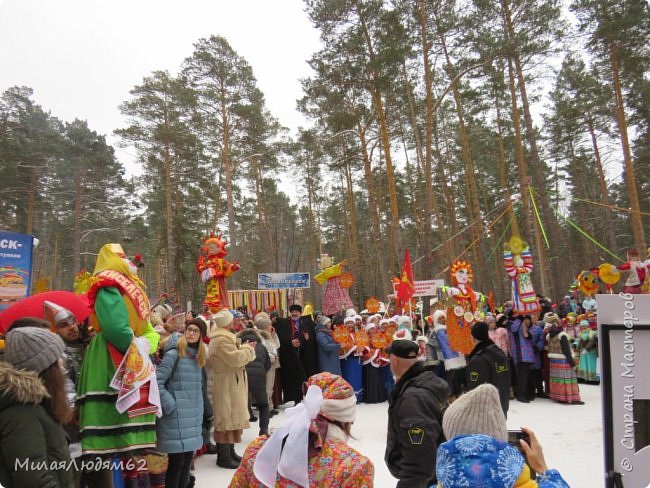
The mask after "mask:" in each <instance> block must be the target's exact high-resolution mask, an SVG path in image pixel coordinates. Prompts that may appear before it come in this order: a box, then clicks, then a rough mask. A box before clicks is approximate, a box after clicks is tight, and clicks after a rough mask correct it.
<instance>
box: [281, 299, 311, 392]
mask: <svg viewBox="0 0 650 488" xmlns="http://www.w3.org/2000/svg"><path fill="white" fill-rule="evenodd" d="M289 310H290V313H292V314H294V315H296V313H297V316H298V317H300V313H301V311H302V307H300V305H295V304H294V305H291V307H290V308H289ZM273 325H274V327H275V332H276V333H277V334H278V339H279V341H280V348H279V349H278V357H279V358H280V380H281V381H282V393H283V400H284V401H285V402H290V401H293V402H295V403H296V404H297V403H300V401H301V400H302V384H303V383H304V382H305V381H306V380H307V374H306V373H305V369H304V367H303V365H302V362H301V360H300V359H301V358H300V345H301V341H300V338H299V336H300V334H299V330H298V327H297V325H296V322H295V320H292V319H287V318H279V317H278V319H277V320H276V321H275V323H274V324H273ZM303 340H304V336H303Z"/></svg>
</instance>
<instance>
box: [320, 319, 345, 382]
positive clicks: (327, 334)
mask: <svg viewBox="0 0 650 488" xmlns="http://www.w3.org/2000/svg"><path fill="white" fill-rule="evenodd" d="M316 345H317V346H318V369H319V370H320V371H328V372H330V373H332V374H337V375H339V376H341V360H340V359H339V349H340V348H341V346H340V345H339V343H338V342H336V341H335V340H334V338H333V337H332V332H331V331H330V330H328V329H327V327H326V326H325V325H324V324H317V325H316Z"/></svg>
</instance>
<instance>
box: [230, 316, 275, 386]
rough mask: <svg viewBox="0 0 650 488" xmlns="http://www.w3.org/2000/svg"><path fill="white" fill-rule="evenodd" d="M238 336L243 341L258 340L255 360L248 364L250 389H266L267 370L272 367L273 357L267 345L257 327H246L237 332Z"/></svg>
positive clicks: (247, 371)
mask: <svg viewBox="0 0 650 488" xmlns="http://www.w3.org/2000/svg"><path fill="white" fill-rule="evenodd" d="M237 337H239V338H240V339H241V341H242V343H244V342H251V341H254V342H257V344H255V360H254V361H251V362H250V363H248V364H246V374H247V375H248V388H249V390H252V389H255V388H262V389H266V372H267V371H268V370H269V369H271V358H270V357H269V352H268V350H267V349H266V346H264V344H262V336H261V335H260V333H259V332H258V331H257V330H255V329H244V330H242V331H241V332H240V333H239V334H237Z"/></svg>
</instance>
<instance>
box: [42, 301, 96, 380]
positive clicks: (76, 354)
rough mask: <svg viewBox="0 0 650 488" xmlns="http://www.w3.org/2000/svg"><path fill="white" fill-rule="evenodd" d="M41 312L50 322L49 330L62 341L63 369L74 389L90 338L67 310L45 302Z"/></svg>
mask: <svg viewBox="0 0 650 488" xmlns="http://www.w3.org/2000/svg"><path fill="white" fill-rule="evenodd" d="M43 312H44V314H43V315H44V317H45V319H46V320H47V321H48V322H50V330H51V331H52V332H54V333H55V334H57V335H58V336H59V337H61V339H63V342H64V344H65V357H64V363H65V364H64V365H65V369H66V370H67V372H68V376H69V377H70V379H71V380H72V382H73V383H74V384H75V387H76V386H77V381H78V379H79V374H80V372H81V362H82V360H83V356H84V353H85V351H86V348H87V347H88V343H89V341H90V337H89V336H88V334H87V333H86V332H85V330H83V329H82V327H81V326H80V324H79V322H77V318H76V317H75V316H74V314H73V313H72V312H70V310H68V309H67V308H64V307H62V306H60V305H57V304H56V303H54V302H49V301H45V302H44V303H43Z"/></svg>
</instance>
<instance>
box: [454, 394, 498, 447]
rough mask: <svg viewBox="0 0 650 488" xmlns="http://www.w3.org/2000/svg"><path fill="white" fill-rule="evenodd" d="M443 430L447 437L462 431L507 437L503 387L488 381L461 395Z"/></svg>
mask: <svg viewBox="0 0 650 488" xmlns="http://www.w3.org/2000/svg"><path fill="white" fill-rule="evenodd" d="M442 430H443V432H444V433H445V437H446V438H447V439H453V438H454V437H456V436H457V435H462V434H483V435H488V436H490V437H494V438H495V439H498V440H500V441H503V442H505V441H507V440H508V428H507V427H506V418H505V416H504V415H503V409H502V408H501V401H500V400H499V390H497V389H496V388H495V387H494V386H493V385H491V384H489V383H484V384H482V385H480V386H478V387H476V388H474V389H473V390H471V391H469V392H467V393H465V394H464V395H461V396H460V397H459V398H458V400H456V401H455V402H454V403H452V404H451V405H450V406H449V407H448V408H447V410H446V411H445V415H444V417H443V418H442Z"/></svg>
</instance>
